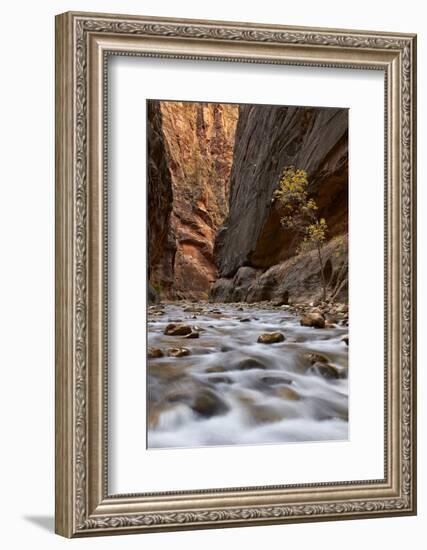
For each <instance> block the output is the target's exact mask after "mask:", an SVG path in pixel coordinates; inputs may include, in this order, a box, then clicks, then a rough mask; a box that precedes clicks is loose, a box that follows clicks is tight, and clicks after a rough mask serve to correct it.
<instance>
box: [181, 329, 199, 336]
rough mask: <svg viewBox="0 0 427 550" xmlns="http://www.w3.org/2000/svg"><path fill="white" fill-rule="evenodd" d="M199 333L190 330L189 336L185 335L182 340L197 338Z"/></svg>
mask: <svg viewBox="0 0 427 550" xmlns="http://www.w3.org/2000/svg"><path fill="white" fill-rule="evenodd" d="M198 337H199V332H198V331H197V330H193V329H191V332H190V333H189V334H186V335H185V336H184V338H198Z"/></svg>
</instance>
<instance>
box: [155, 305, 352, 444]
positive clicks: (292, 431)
mask: <svg viewBox="0 0 427 550" xmlns="http://www.w3.org/2000/svg"><path fill="white" fill-rule="evenodd" d="M242 319H244V320H245V321H243V322H242V321H241V320H242ZM248 319H249V320H248ZM171 322H180V323H184V324H188V325H191V326H194V327H195V329H196V330H198V331H199V335H200V336H199V338H196V339H189V338H184V337H179V336H166V335H164V330H165V328H166V326H167V324H168V323H171ZM273 331H278V332H281V333H282V334H283V335H284V337H285V340H284V341H283V342H279V343H275V344H261V343H258V342H257V339H258V337H259V335H260V334H263V333H266V332H273ZM347 333H348V327H346V326H337V327H336V328H328V329H315V328H311V327H302V326H300V323H299V317H298V316H296V315H295V314H294V313H292V312H291V311H289V310H288V309H286V308H279V309H268V308H262V307H259V306H251V305H248V304H245V305H233V304H215V305H212V304H206V303H203V304H191V305H190V304H188V303H173V304H165V305H162V306H155V307H151V308H150V311H149V316H148V345H149V346H151V347H154V348H160V349H161V350H163V351H164V352H165V354H166V350H167V349H168V348H177V347H179V348H181V347H185V348H187V349H188V350H189V351H190V355H188V356H185V357H179V358H173V357H168V356H165V357H162V358H160V359H149V360H148V370H147V382H148V383H147V388H148V389H147V393H148V395H147V403H148V422H147V424H148V433H147V441H148V447H150V448H155V447H156V448H170V447H199V446H213V445H244V444H264V443H265V444H266V443H286V442H304V441H337V440H346V439H347V437H348V376H347V373H348V348H347V346H346V344H345V343H344V342H343V341H342V340H341V338H342V337H343V335H345V334H347ZM310 352H316V353H320V354H322V355H324V356H326V357H327V359H328V362H329V364H330V365H333V366H334V367H336V369H337V370H338V371H339V373H340V377H339V378H338V379H334V378H332V379H331V378H325V377H324V376H322V375H321V374H319V372H316V370H315V369H313V367H311V365H310V362H309V361H308V360H307V354H308V353H310ZM200 396H202V397H200ZM206 396H207V399H208V409H209V410H205V409H202V413H201V412H200V410H198V409H199V408H200V407H197V406H195V405H194V403H195V400H197V399H199V401H200V399H202V401H203V399H205V400H206Z"/></svg>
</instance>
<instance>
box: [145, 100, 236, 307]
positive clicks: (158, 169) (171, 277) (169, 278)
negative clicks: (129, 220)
mask: <svg viewBox="0 0 427 550" xmlns="http://www.w3.org/2000/svg"><path fill="white" fill-rule="evenodd" d="M238 112H239V107H238V106H237V105H226V104H214V103H186V102H173V101H152V100H150V101H149V102H148V117H147V120H148V128H147V137H148V212H149V261H148V263H149V278H150V282H151V284H152V285H153V286H154V288H155V289H156V290H157V291H158V292H159V293H160V294H161V296H163V297H167V298H190V297H193V298H206V297H207V294H208V291H209V287H210V285H211V283H212V282H213V281H215V279H216V277H217V272H216V266H215V262H214V258H213V246H214V242H215V236H216V233H217V230H218V228H219V227H220V226H221V224H222V223H223V221H224V219H225V217H226V215H227V213H228V202H229V180H230V172H231V165H232V161H233V148H234V136H235V129H236V124H237V118H238Z"/></svg>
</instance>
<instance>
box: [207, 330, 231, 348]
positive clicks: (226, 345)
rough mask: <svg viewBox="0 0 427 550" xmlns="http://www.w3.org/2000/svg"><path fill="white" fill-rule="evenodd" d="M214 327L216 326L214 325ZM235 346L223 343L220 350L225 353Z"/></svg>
mask: <svg viewBox="0 0 427 550" xmlns="http://www.w3.org/2000/svg"><path fill="white" fill-rule="evenodd" d="M212 328H214V327H212ZM233 349H234V347H233V346H230V345H228V344H223V345H222V346H221V347H220V351H223V352H224V353H226V352H227V351H233Z"/></svg>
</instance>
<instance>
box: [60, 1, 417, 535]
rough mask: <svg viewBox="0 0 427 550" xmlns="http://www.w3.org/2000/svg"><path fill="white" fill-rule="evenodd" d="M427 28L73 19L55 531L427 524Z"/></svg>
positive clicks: (64, 85) (63, 21) (66, 75)
mask: <svg viewBox="0 0 427 550" xmlns="http://www.w3.org/2000/svg"><path fill="white" fill-rule="evenodd" d="M415 92H416V37H415V36H414V35H411V34H401V33H383V32H367V31H354V30H335V29H334V30H333V29H312V28H302V27H285V26H276V25H273V26H272V25H264V24H263V25H257V24H253V23H236V22H232V23H231V22H219V21H195V20H177V19H163V18H151V17H137V16H124V15H108V14H90V13H71V12H69V13H65V14H62V15H58V16H57V18H56V235H57V239H56V532H57V533H58V534H60V535H63V536H66V537H79V536H90V535H106V534H125V533H135V532H141V533H142V532H149V531H164V530H178V529H201V528H215V527H232V526H233V527H235V526H250V525H262V524H273V523H289V522H304V521H323V520H340V519H356V518H370V517H371V518H374V517H384V516H399V515H411V514H415V513H416V417H415V412H416V402H415V398H416V372H415V349H416V347H415V320H416V311H415V307H416V306H415V304H416V301H415V291H416V273H415V267H416V262H415V250H416V242H415V239H416V234H415V175H416V173H415V172H416V166H415V160H416V159H415V150H416V147H415V113H416V103H415V101H416V93H415Z"/></svg>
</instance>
